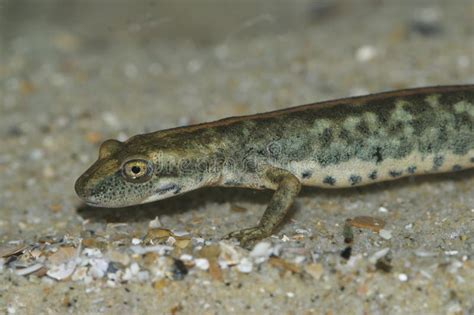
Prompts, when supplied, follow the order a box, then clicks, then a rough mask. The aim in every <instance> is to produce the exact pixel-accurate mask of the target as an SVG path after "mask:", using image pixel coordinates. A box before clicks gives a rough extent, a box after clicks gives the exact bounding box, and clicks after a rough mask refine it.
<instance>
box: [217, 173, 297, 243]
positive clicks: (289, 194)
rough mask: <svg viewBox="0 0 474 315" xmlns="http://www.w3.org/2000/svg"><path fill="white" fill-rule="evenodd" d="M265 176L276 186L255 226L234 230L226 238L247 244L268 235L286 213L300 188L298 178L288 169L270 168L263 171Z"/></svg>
mask: <svg viewBox="0 0 474 315" xmlns="http://www.w3.org/2000/svg"><path fill="white" fill-rule="evenodd" d="M265 177H266V179H267V180H268V181H270V182H271V184H273V185H272V186H276V191H275V193H274V194H273V197H272V199H271V200H270V203H269V204H268V206H267V209H266V210H265V212H264V213H263V216H262V218H261V219H260V222H259V223H258V225H257V226H255V227H251V228H247V229H243V230H240V231H235V232H232V233H230V234H228V235H227V236H226V238H236V239H238V240H239V241H240V244H241V245H242V246H246V245H248V243H249V242H251V241H254V240H258V239H262V238H265V237H268V236H270V235H271V234H272V232H273V230H274V229H275V228H276V227H277V226H278V224H280V223H281V221H282V220H283V218H284V217H285V216H286V214H287V213H288V210H289V208H290V206H291V205H292V204H293V201H294V200H295V197H296V196H297V195H298V193H299V191H300V189H301V183H300V181H299V180H298V178H296V177H295V176H294V175H293V174H291V173H290V172H288V171H285V170H282V169H278V168H270V169H268V170H267V171H266V172H265Z"/></svg>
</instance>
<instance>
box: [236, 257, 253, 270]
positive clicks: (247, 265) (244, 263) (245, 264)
mask: <svg viewBox="0 0 474 315" xmlns="http://www.w3.org/2000/svg"><path fill="white" fill-rule="evenodd" d="M252 269H253V264H252V262H251V261H250V259H248V258H246V257H244V258H242V260H241V261H240V263H239V264H238V265H237V270H239V271H240V272H242V273H250V272H252Z"/></svg>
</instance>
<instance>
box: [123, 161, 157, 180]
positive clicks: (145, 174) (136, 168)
mask: <svg viewBox="0 0 474 315" xmlns="http://www.w3.org/2000/svg"><path fill="white" fill-rule="evenodd" d="M152 175H153V164H152V163H151V162H150V161H147V160H140V159H136V160H130V161H127V162H125V163H124V164H123V166H122V176H123V178H125V179H126V180H127V181H129V182H132V183H143V182H146V181H147V180H149V179H150V178H151V176H152Z"/></svg>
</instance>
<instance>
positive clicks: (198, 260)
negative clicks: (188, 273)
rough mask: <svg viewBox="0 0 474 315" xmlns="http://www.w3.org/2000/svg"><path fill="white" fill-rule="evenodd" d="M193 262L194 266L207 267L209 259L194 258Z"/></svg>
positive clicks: (205, 268) (203, 268)
mask: <svg viewBox="0 0 474 315" xmlns="http://www.w3.org/2000/svg"><path fill="white" fill-rule="evenodd" d="M194 263H195V264H196V268H199V269H201V270H208V269H209V260H207V259H206V258H196V259H195V260H194Z"/></svg>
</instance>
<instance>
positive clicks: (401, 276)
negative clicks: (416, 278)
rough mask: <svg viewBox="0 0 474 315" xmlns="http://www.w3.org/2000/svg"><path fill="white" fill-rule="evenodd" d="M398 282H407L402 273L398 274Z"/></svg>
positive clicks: (406, 277) (405, 276)
mask: <svg viewBox="0 0 474 315" xmlns="http://www.w3.org/2000/svg"><path fill="white" fill-rule="evenodd" d="M398 280H400V281H401V282H406V281H407V280H408V276H407V275H406V274H404V273H400V274H399V275H398Z"/></svg>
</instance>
